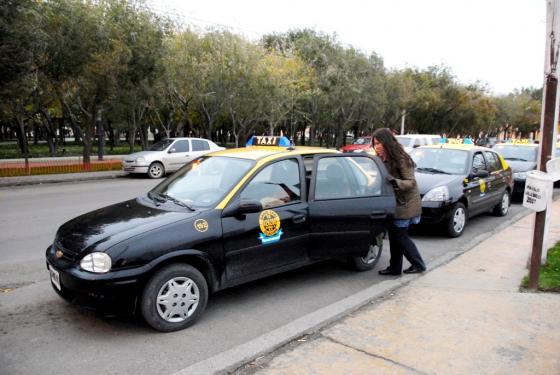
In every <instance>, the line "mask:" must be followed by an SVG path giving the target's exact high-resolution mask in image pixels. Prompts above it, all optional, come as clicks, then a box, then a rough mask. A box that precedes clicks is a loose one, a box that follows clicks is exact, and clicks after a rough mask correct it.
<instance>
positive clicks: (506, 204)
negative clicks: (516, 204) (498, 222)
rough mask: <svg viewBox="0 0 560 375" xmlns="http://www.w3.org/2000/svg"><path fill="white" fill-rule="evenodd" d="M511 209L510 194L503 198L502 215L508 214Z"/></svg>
mask: <svg viewBox="0 0 560 375" xmlns="http://www.w3.org/2000/svg"><path fill="white" fill-rule="evenodd" d="M508 209H509V195H508V193H505V194H504V196H503V197H502V214H504V215H505V214H506V213H507V212H508Z"/></svg>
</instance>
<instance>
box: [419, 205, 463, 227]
mask: <svg viewBox="0 0 560 375" xmlns="http://www.w3.org/2000/svg"><path fill="white" fill-rule="evenodd" d="M454 206H455V202H452V201H445V202H424V201H423V202H422V220H421V221H420V223H424V224H439V223H441V222H443V221H445V220H447V219H449V217H450V216H451V211H452V210H453V207H454Z"/></svg>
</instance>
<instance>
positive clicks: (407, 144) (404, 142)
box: [396, 136, 412, 147]
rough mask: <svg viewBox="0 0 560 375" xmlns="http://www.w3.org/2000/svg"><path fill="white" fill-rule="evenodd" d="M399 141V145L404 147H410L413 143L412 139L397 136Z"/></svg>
mask: <svg viewBox="0 0 560 375" xmlns="http://www.w3.org/2000/svg"><path fill="white" fill-rule="evenodd" d="M396 138H397V141H399V143H400V144H401V145H403V146H404V147H410V143H411V142H412V138H410V137H402V136H397V137H396Z"/></svg>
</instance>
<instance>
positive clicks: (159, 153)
mask: <svg viewBox="0 0 560 375" xmlns="http://www.w3.org/2000/svg"><path fill="white" fill-rule="evenodd" d="M220 150H224V147H220V146H218V145H217V144H215V143H214V142H212V141H210V140H208V139H203V138H167V139H163V140H161V141H159V142H157V143H155V144H154V145H153V146H152V147H151V148H150V149H149V150H148V151H141V152H135V153H134V154H130V155H128V156H126V157H125V158H124V159H123V170H124V171H125V172H128V173H145V174H147V175H148V177H150V178H161V177H164V176H165V174H166V173H168V172H174V171H176V170H177V169H179V168H181V167H182V166H183V165H185V164H186V163H188V162H189V161H191V160H193V159H196V158H198V157H199V156H202V155H204V154H207V153H209V152H214V151H220Z"/></svg>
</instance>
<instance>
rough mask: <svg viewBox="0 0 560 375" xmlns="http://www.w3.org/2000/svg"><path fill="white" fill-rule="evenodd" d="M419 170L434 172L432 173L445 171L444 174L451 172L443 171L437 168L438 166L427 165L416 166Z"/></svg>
mask: <svg viewBox="0 0 560 375" xmlns="http://www.w3.org/2000/svg"><path fill="white" fill-rule="evenodd" d="M416 170H417V171H426V172H432V173H443V174H449V173H448V172H446V171H442V170H441V169H437V168H425V167H418V168H416Z"/></svg>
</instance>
